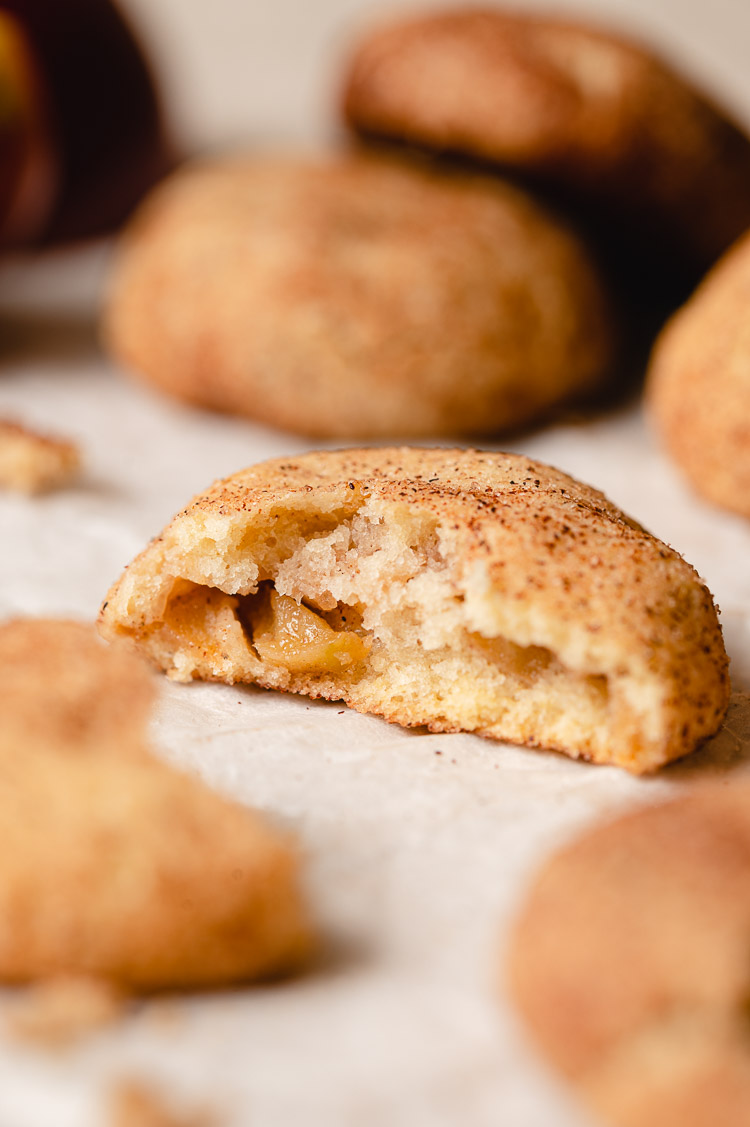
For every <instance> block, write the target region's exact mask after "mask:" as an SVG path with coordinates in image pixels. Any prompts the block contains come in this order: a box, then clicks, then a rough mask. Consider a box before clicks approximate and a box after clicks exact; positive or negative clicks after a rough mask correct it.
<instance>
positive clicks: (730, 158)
mask: <svg viewBox="0 0 750 1127" xmlns="http://www.w3.org/2000/svg"><path fill="white" fill-rule="evenodd" d="M344 113H345V116H346V118H347V120H348V121H349V123H350V124H351V125H352V126H353V127H354V128H356V129H358V130H360V131H361V132H363V133H369V134H375V135H379V136H383V137H388V138H393V139H399V140H406V141H411V142H415V143H418V144H423V145H425V146H427V147H429V148H436V149H440V150H448V151H456V152H460V153H466V154H468V155H471V156H476V157H481V158H486V159H489V160H493V161H498V162H500V163H501V164H505V165H507V166H509V167H513V168H517V169H519V170H521V171H525V172H529V173H533V174H538V175H541V176H543V177H544V178H545V179H547V180H548V181H549V182H550V183H552V184H554V183H559V184H561V185H566V186H567V187H569V188H571V189H575V190H582V191H585V192H589V193H590V194H591V196H592V197H593V198H600V199H605V200H607V199H608V200H609V201H610V202H614V203H616V204H617V205H618V206H619V207H621V208H624V209H625V210H626V211H628V212H633V213H635V214H636V215H640V216H641V217H642V218H644V219H650V224H649V225H650V226H651V227H654V226H658V225H659V224H663V225H666V227H667V228H668V229H670V230H672V234H673V235H677V236H678V237H680V238H681V240H682V241H683V242H687V243H688V244H689V248H691V249H692V252H693V253H694V254H695V255H696V256H703V257H705V258H708V259H709V260H710V259H712V258H715V257H716V255H717V254H719V253H720V252H721V251H722V250H723V249H725V247H726V246H727V245H728V244H729V243H730V242H731V241H732V239H734V238H735V237H736V236H737V235H738V234H739V233H740V232H741V231H742V230H744V228H745V227H746V226H748V224H749V223H750V203H749V202H748V200H750V142H749V141H748V140H747V138H746V137H745V136H744V135H743V134H742V133H741V132H740V130H739V129H738V128H737V127H736V126H735V125H734V124H733V123H732V122H731V121H730V120H729V119H728V117H727V115H726V114H724V113H722V112H721V111H719V110H717V109H716V108H714V107H713V106H712V105H711V104H710V102H709V101H708V100H707V99H705V98H704V97H703V96H702V95H701V94H700V93H698V92H697V91H696V90H695V89H693V88H692V87H691V85H690V84H689V83H688V82H687V81H685V80H684V79H682V78H681V77H680V76H679V75H678V74H677V73H676V72H674V71H673V70H671V69H670V67H669V66H668V65H666V64H665V63H664V62H663V61H662V60H661V59H659V58H658V57H657V56H656V55H655V54H653V53H652V52H650V51H649V50H647V49H646V48H644V47H642V46H641V45H639V44H637V43H636V42H634V41H630V40H629V39H628V38H627V37H624V36H620V35H618V34H613V33H607V32H604V31H600V30H598V29H596V28H595V27H591V26H588V25H586V24H583V23H577V22H573V21H568V20H561V19H555V18H553V17H549V16H539V15H528V14H521V13H517V12H505V11H502V10H497V9H490V8H476V9H461V10H455V11H445V12H440V13H428V14H426V15H415V16H412V17H411V18H407V19H402V20H399V21H398V22H394V23H391V24H389V25H386V26H384V27H382V28H381V29H376V30H374V31H372V32H371V33H370V34H369V35H367V36H365V37H364V39H363V41H362V42H361V44H360V45H359V46H358V48H357V49H356V50H355V52H354V57H353V60H352V62H351V64H350V67H349V72H348V77H347V80H346V89H345V94H344Z"/></svg>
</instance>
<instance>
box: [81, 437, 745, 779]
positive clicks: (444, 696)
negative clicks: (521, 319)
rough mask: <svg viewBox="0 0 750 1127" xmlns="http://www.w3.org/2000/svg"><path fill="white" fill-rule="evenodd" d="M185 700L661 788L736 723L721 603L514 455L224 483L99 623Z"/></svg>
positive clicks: (637, 533) (369, 456) (670, 561)
mask: <svg viewBox="0 0 750 1127" xmlns="http://www.w3.org/2000/svg"><path fill="white" fill-rule="evenodd" d="M100 626H101V629H102V632H103V633H104V634H105V635H106V636H108V637H114V636H123V635H124V636H126V637H129V638H130V639H131V640H132V641H133V643H134V644H135V645H136V646H137V647H138V649H139V650H141V651H142V652H144V653H145V654H147V655H148V656H149V657H150V658H151V659H152V661H154V662H155V663H156V664H157V665H159V666H160V667H161V668H162V669H164V670H166V672H167V674H168V675H169V676H170V677H172V678H173V679H176V680H181V681H189V680H191V679H193V678H202V679H207V680H217V681H226V682H228V683H235V682H248V683H255V684H258V685H262V686H265V687H267V688H273V689H280V690H284V691H291V692H298V693H305V694H307V695H309V696H312V697H324V698H327V699H331V700H339V699H340V700H344V701H346V702H347V703H348V704H350V705H351V706H352V707H354V708H357V709H359V710H360V711H363V712H373V713H377V714H379V715H382V716H385V717H386V718H387V719H389V720H391V721H395V722H397V723H400V724H404V725H426V726H427V727H428V728H430V729H431V730H433V731H468V732H475V733H477V734H479V735H483V736H490V737H492V738H495V739H502V740H509V741H512V742H516V743H522V744H528V745H530V746H537V747H546V748H552V749H556V750H559V751H563V752H565V753H567V754H568V755H572V756H574V757H576V758H578V757H580V758H585V759H591V760H595V761H597V762H601V763H615V764H618V765H620V766H623V767H626V768H628V769H629V770H631V771H635V772H642V771H648V770H653V769H654V768H656V767H658V766H659V765H660V764H662V763H664V762H667V761H668V760H670V759H674V758H677V757H679V756H681V755H685V754H687V753H688V752H689V751H691V750H692V749H693V748H694V747H695V746H696V745H697V744H698V743H699V742H700V741H701V740H702V739H704V738H705V737H707V736H709V735H711V734H713V732H715V731H716V729H717V728H718V726H719V725H720V723H721V720H722V718H723V716H724V713H725V711H726V706H727V700H728V691H729V689H728V678H727V659H726V654H725V651H724V645H723V641H722V637H721V630H720V627H719V624H718V619H717V614H716V610H715V607H714V605H713V601H712V599H711V596H710V594H709V592H708V591H707V590H706V588H705V587H704V586H703V584H702V583H701V582H700V580H699V578H698V576H697V575H696V573H695V572H694V571H693V569H692V568H691V567H690V566H689V565H688V564H687V563H685V561H684V560H683V559H682V558H681V557H680V556H679V555H678V554H677V553H676V552H674V551H672V550H671V549H670V548H668V547H667V546H666V545H664V544H662V543H661V542H660V541H658V540H656V539H655V538H654V537H653V536H651V535H650V534H649V533H647V532H645V531H644V530H643V529H642V528H640V527H639V526H638V525H637V524H635V523H634V522H633V521H631V520H629V519H628V518H627V517H625V516H624V515H623V514H622V513H621V512H620V511H619V510H618V509H616V508H615V507H614V506H613V505H611V504H610V503H609V502H608V501H607V500H606V499H605V498H604V497H603V496H602V495H601V494H600V493H598V492H596V491H595V490H593V489H591V488H589V487H588V486H585V485H582V484H581V483H579V482H576V481H574V480H573V479H572V478H570V477H568V476H567V475H565V474H562V473H560V472H559V471H557V470H554V469H552V468H551V467H548V466H544V465H542V464H541V463H538V462H532V461H529V460H528V459H526V458H523V457H521V456H519V455H509V454H496V453H479V452H477V451H467V450H442V449H440V450H435V449H432V450H428V449H410V448H407V449H390V450H355V451H345V452H342V451H339V452H329V453H318V454H308V455H304V456H302V457H300V458H299V459H297V460H295V461H289V460H283V459H280V460H276V461H272V462H267V463H264V464H262V465H259V466H255V467H252V468H251V469H249V470H245V471H243V472H241V473H239V474H236V475H234V476H233V477H230V478H227V479H225V480H224V481H220V482H217V483H216V484H215V485H214V486H212V487H211V489H209V490H208V491H207V492H206V493H205V494H202V495H200V496H198V497H197V498H195V499H194V500H193V501H192V502H191V504H190V505H189V506H188V507H187V508H186V509H185V510H184V511H183V512H182V513H180V514H179V515H178V516H177V517H175V519H174V520H173V521H172V523H171V524H170V525H169V526H168V527H167V528H166V529H165V531H164V533H163V534H162V535H161V536H160V537H159V538H158V539H157V540H155V541H154V542H152V544H150V545H149V547H148V548H147V549H146V550H145V552H143V553H142V554H141V555H140V556H139V557H138V558H137V559H136V560H135V561H134V562H133V563H132V564H131V565H130V567H129V568H128V569H126V571H125V573H124V575H123V576H122V578H121V579H120V580H119V581H118V583H116V584H115V586H114V587H113V588H112V590H111V591H110V592H109V595H108V597H107V601H106V602H105V604H104V606H103V608H102V613H101V616H100Z"/></svg>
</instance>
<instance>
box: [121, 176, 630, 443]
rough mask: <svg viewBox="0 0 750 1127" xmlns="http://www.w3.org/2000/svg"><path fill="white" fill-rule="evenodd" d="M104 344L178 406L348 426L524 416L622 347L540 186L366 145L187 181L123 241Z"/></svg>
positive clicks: (582, 386)
mask: <svg viewBox="0 0 750 1127" xmlns="http://www.w3.org/2000/svg"><path fill="white" fill-rule="evenodd" d="M104 335H105V338H106V341H107V342H108V344H109V347H110V349H111V350H112V352H113V353H114V355H115V356H116V357H117V358H119V359H120V360H121V361H122V362H123V363H124V364H125V365H126V366H127V367H129V368H131V369H133V370H134V371H135V372H137V373H140V374H141V375H142V376H143V377H144V378H145V379H146V380H148V381H150V382H152V383H154V384H156V385H157V386H158V387H160V388H162V389H164V390H165V391H167V392H170V393H171V394H173V395H176V396H178V397H180V398H183V399H187V400H189V401H191V402H193V403H197V404H201V405H203V406H207V407H212V408H217V409H220V410H224V411H230V412H236V413H237V414H241V415H246V416H249V417H251V418H255V419H260V420H262V421H264V422H267V423H271V424H273V425H275V426H278V427H282V428H286V429H288V430H293V431H298V432H300V433H303V434H311V435H321V436H349V437H352V436H356V437H378V436H385V435H413V436H417V435H418V436H425V437H433V436H439V435H445V434H459V433H470V432H484V433H489V432H493V431H496V430H500V429H506V428H509V427H516V426H518V425H520V424H522V423H527V422H529V421H531V420H532V419H536V418H539V417H540V416H542V415H544V414H546V413H548V412H549V411H550V410H551V409H552V408H553V407H554V406H556V405H557V404H559V403H561V402H563V401H565V400H568V399H570V398H571V397H574V396H578V395H581V394H583V393H585V392H587V391H590V390H591V389H592V388H594V387H595V386H596V385H598V384H599V383H601V381H602V379H603V376H604V375H605V373H606V370H607V368H608V367H609V365H610V362H611V359H612V352H613V342H612V331H611V327H610V315H609V312H608V304H607V301H606V298H605V296H604V295H603V293H602V289H601V283H600V280H599V277H598V276H597V273H596V272H595V270H594V268H593V266H592V264H591V262H590V261H589V258H588V256H587V254H586V251H585V250H584V248H583V247H582V245H581V244H580V243H579V242H578V241H577V239H576V238H575V236H574V235H573V234H572V233H570V232H569V231H568V230H566V229H565V228H564V227H562V226H561V225H559V224H558V223H557V222H556V221H554V220H553V219H552V218H551V217H550V216H549V215H548V214H547V213H546V212H544V211H543V210H541V209H540V208H539V207H538V206H537V205H536V204H535V203H534V202H533V201H532V200H531V199H530V198H529V197H527V196H526V195H525V194H523V193H521V192H519V191H518V190H516V189H514V188H511V187H509V186H507V185H505V184H503V183H500V182H495V181H493V180H490V179H486V178H483V177H478V176H455V175H449V174H443V173H438V172H433V171H429V170H428V169H427V168H422V167H419V166H416V165H414V166H411V165H409V164H406V163H397V162H387V161H380V160H376V159H369V158H366V157H361V158H359V157H355V156H350V157H340V158H333V159H328V160H284V159H275V160H261V159H258V160H253V159H244V160H241V159H238V160H234V161H228V162H226V163H223V164H216V165H208V164H207V165H205V166H203V167H197V168H193V169H190V170H188V171H184V172H181V173H179V174H177V175H176V176H175V177H173V178H172V179H171V180H170V181H169V182H167V183H166V184H165V185H164V186H163V187H162V188H160V189H158V190H157V192H156V193H155V195H154V196H153V198H152V199H151V200H150V201H149V202H148V203H147V204H146V206H145V208H144V209H143V211H142V212H141V214H140V216H139V217H138V218H137V219H136V222H135V224H134V226H133V228H132V230H131V231H130V233H129V235H127V237H126V240H125V243H124V245H123V247H122V251H121V254H120V260H119V263H118V264H117V266H116V269H115V272H114V278H113V283H112V291H111V295H110V299H109V303H108V308H107V309H106V312H105V318H104Z"/></svg>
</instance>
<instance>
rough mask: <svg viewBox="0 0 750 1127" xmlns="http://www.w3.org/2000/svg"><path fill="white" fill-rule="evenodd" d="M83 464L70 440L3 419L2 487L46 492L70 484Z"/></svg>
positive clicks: (0, 425) (0, 436)
mask: <svg viewBox="0 0 750 1127" xmlns="http://www.w3.org/2000/svg"><path fill="white" fill-rule="evenodd" d="M80 463H81V457H80V453H79V450H78V447H77V446H76V444H75V443H74V442H70V441H69V440H68V439H65V438H59V437H53V436H52V435H48V434H40V433H39V432H38V431H36V430H32V429H30V428H29V427H25V426H22V425H21V424H20V423H16V422H12V421H11V420H9V419H0V488H2V487H4V488H6V489H15V490H17V491H18V492H20V493H30V494H31V493H44V492H46V491H47V490H50V489H59V488H60V487H61V486H64V485H68V484H69V482H70V481H71V480H72V478H73V477H74V476H75V474H76V473H77V471H78V469H79V466H80Z"/></svg>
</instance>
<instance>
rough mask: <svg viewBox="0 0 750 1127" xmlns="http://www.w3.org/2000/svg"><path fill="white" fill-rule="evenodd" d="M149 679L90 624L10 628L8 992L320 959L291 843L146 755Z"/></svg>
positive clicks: (3, 873) (268, 968) (198, 980)
mask: <svg viewBox="0 0 750 1127" xmlns="http://www.w3.org/2000/svg"><path fill="white" fill-rule="evenodd" d="M150 680H151V678H150V675H149V673H148V671H147V670H146V669H144V667H143V663H142V662H141V661H139V660H138V659H137V658H136V657H135V656H134V655H133V654H129V653H127V652H123V647H120V646H112V647H105V646H103V645H102V643H101V641H100V640H99V639H98V638H97V637H96V634H95V631H94V629H93V627H91V626H85V625H83V624H80V623H73V622H57V621H47V620H31V619H29V620H17V621H14V622H10V623H7V624H5V625H4V626H2V627H0V704H2V716H3V723H2V725H0V728H2V732H3V735H2V738H0V839H1V840H2V842H3V864H2V866H1V867H0V982H5V983H8V982H10V983H24V982H29V981H32V980H35V979H38V978H45V979H46V978H54V977H57V976H60V975H64V976H66V977H67V976H71V975H73V976H83V977H86V978H95V979H105V980H108V981H110V982H112V983H115V984H116V985H118V986H120V987H122V988H124V989H126V990H158V989H165V988H174V987H208V986H219V985H222V984H227V983H230V982H234V981H238V980H244V979H248V978H253V977H258V976H267V975H270V974H275V973H278V972H280V971H282V970H288V969H290V968H293V967H295V966H296V965H298V964H299V962H300V961H301V960H302V959H303V958H304V957H305V956H306V955H307V954H308V953H309V950H310V946H311V927H310V923H309V921H308V916H307V910H306V907H305V905H304V903H303V899H302V895H301V892H300V889H299V885H298V855H297V850H296V848H295V847H294V845H293V843H292V842H291V840H290V839H289V838H287V836H286V835H285V834H283V833H282V832H280V831H279V830H276V829H274V828H273V827H271V826H270V825H269V824H268V823H267V822H266V821H265V820H264V819H262V818H261V817H260V815H258V814H256V813H255V812H253V811H251V810H248V809H246V808H244V807H242V806H240V805H238V804H237V803H234V802H231V801H229V800H228V799H226V798H222V797H221V796H220V795H218V794H216V793H214V792H213V791H211V790H209V788H208V787H207V786H205V784H204V783H202V782H200V781H199V780H198V779H197V778H193V777H191V776H188V775H185V774H183V773H182V772H180V771H178V770H175V769H174V768H172V767H169V766H167V765H166V764H165V763H162V762H161V761H159V760H157V759H155V758H154V757H153V756H151V755H150V754H149V753H148V751H147V750H146V749H145V746H144V743H143V740H144V735H145V722H146V706H147V705H148V703H149V699H150V695H151V688H150V685H149V681H150Z"/></svg>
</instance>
